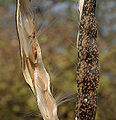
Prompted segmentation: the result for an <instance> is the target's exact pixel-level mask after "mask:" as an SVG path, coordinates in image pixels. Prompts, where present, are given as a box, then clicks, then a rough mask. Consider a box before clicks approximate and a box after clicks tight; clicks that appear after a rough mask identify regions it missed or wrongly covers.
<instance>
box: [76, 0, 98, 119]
mask: <svg viewBox="0 0 116 120" xmlns="http://www.w3.org/2000/svg"><path fill="white" fill-rule="evenodd" d="M79 2H83V0H82V1H81V0H80V1H79ZM79 5H80V4H79ZM95 9H96V0H84V2H83V4H81V6H79V12H80V14H81V15H80V31H79V34H78V38H77V50H78V60H79V62H78V69H77V76H78V78H77V81H78V82H77V84H78V102H77V114H76V119H78V120H95V115H96V107H97V95H96V89H97V86H98V81H99V69H98V48H97V43H96V38H97V25H96V18H95ZM81 11H82V13H81Z"/></svg>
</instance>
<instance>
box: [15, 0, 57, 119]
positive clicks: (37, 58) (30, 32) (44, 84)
mask: <svg viewBox="0 0 116 120" xmlns="http://www.w3.org/2000/svg"><path fill="white" fill-rule="evenodd" d="M30 2H31V1H30V0H17V11H16V15H17V16H16V20H17V32H18V37H19V41H20V52H21V62H22V71H23V75H24V77H25V80H26V82H27V83H28V84H29V85H30V87H31V89H32V91H33V93H34V95H35V97H36V99H37V104H38V107H39V109H40V112H41V114H42V116H43V119H44V120H58V116H57V105H56V101H55V99H54V98H53V96H52V94H51V91H50V77H49V74H48V73H47V71H46V69H45V67H44V64H43V61H42V56H41V49H40V46H39V43H38V40H37V37H36V30H35V27H34V24H33V20H32V15H31V12H30V10H29V4H30Z"/></svg>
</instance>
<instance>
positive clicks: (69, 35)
mask: <svg viewBox="0 0 116 120" xmlns="http://www.w3.org/2000/svg"><path fill="white" fill-rule="evenodd" d="M33 1H34V0H33ZM31 7H32V12H33V13H34V15H33V18H34V21H35V24H36V30H37V31H38V41H39V43H40V46H41V49H42V56H43V61H44V64H45V66H46V69H47V71H48V72H49V74H50V76H51V91H52V93H53V95H54V96H55V97H56V98H57V96H59V95H60V98H61V99H62V97H65V95H67V94H72V93H74V94H75V93H77V88H76V64H77V62H78V61H77V51H76V36H77V32H78V25H79V17H78V16H79V14H78V10H77V9H78V3H77V0H35V1H34V2H33V4H32V6H31ZM15 10H16V1H15V0H0V120H42V118H41V115H40V113H39V110H38V108H37V105H36V101H35V98H34V96H33V94H32V91H31V89H30V88H29V87H28V85H27V83H26V82H25V80H24V77H23V75H22V72H21V62H20V52H19V41H18V39H17V32H16V25H15ZM96 17H97V24H98V46H99V58H100V63H99V64H100V81H99V88H98V108H97V115H96V120H116V1H115V0H101V1H100V0H97V10H96ZM75 106H76V104H75V101H70V102H68V103H65V104H62V105H61V106H59V108H58V115H59V118H60V120H73V119H74V117H75Z"/></svg>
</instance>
